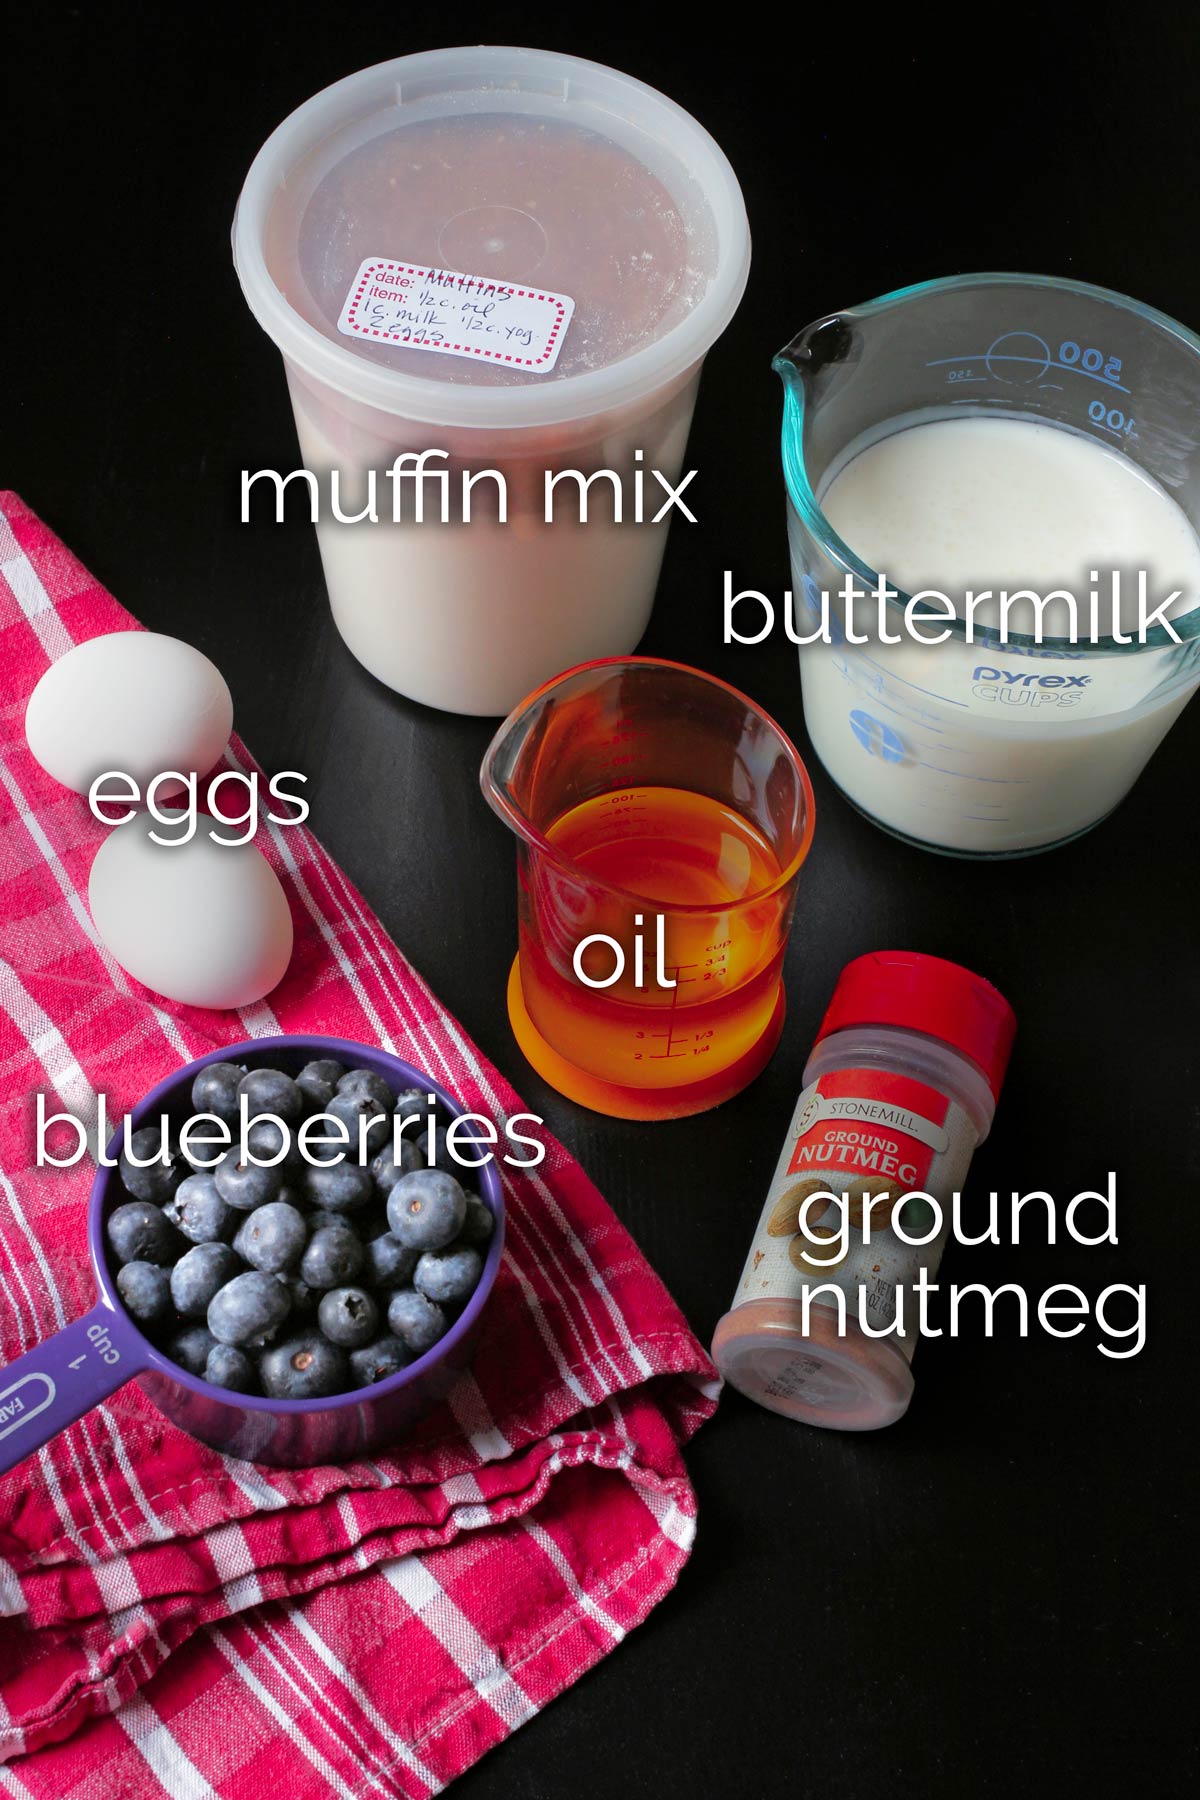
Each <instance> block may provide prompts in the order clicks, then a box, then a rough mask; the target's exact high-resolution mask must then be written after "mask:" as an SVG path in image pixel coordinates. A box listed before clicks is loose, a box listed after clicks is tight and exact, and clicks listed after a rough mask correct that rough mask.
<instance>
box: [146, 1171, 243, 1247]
mask: <svg viewBox="0 0 1200 1800" xmlns="http://www.w3.org/2000/svg"><path fill="white" fill-rule="evenodd" d="M163 1212H164V1213H165V1214H166V1216H167V1218H168V1219H170V1221H171V1223H172V1225H176V1226H178V1228H179V1230H180V1231H182V1233H183V1235H184V1237H185V1238H188V1239H189V1240H190V1242H191V1243H193V1244H215V1243H217V1242H218V1241H219V1240H220V1239H222V1238H227V1237H228V1236H229V1234H230V1232H231V1231H232V1230H233V1222H234V1218H235V1216H236V1215H235V1214H234V1212H233V1210H232V1208H231V1207H228V1206H226V1204H225V1202H224V1200H222V1198H221V1196H220V1194H219V1193H218V1192H217V1184H216V1182H215V1181H214V1180H213V1178H212V1176H211V1175H200V1174H197V1175H189V1176H188V1177H187V1179H186V1180H185V1181H181V1182H180V1184H179V1186H178V1187H177V1188H176V1190H175V1192H174V1193H173V1194H172V1196H171V1198H170V1199H169V1200H168V1201H167V1204H166V1205H165V1206H164V1207H163Z"/></svg>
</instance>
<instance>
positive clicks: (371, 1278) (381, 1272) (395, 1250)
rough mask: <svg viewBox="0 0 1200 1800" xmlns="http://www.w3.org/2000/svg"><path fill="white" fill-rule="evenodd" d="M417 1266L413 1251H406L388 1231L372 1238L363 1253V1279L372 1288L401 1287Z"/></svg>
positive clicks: (415, 1255) (415, 1254)
mask: <svg viewBox="0 0 1200 1800" xmlns="http://www.w3.org/2000/svg"><path fill="white" fill-rule="evenodd" d="M416 1266H417V1253H416V1251H415V1250H406V1249H405V1247H404V1245H403V1244H402V1243H401V1242H400V1241H399V1239H398V1238H394V1237H393V1236H392V1234H391V1232H390V1231H385V1232H384V1233H383V1234H382V1235H381V1236H380V1237H376V1238H372V1239H371V1240H370V1242H369V1243H368V1244H367V1246H366V1248H365V1249H364V1251H363V1279H364V1280H365V1281H368V1282H369V1283H370V1285H371V1286H372V1287H381V1288H397V1287H403V1285H404V1283H405V1282H406V1281H407V1280H408V1279H409V1277H410V1276H411V1274H412V1272H413V1270H414V1269H415V1268H416Z"/></svg>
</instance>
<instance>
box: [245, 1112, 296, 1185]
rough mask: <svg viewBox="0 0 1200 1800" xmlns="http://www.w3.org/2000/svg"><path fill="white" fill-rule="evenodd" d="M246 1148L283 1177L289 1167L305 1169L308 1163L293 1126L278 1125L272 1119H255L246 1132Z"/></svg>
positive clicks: (256, 1159) (255, 1157)
mask: <svg viewBox="0 0 1200 1800" xmlns="http://www.w3.org/2000/svg"><path fill="white" fill-rule="evenodd" d="M246 1148H247V1150H248V1151H249V1152H250V1153H251V1155H252V1156H253V1158H254V1160H255V1161H256V1162H258V1163H261V1164H262V1165H263V1166H264V1167H266V1168H269V1169H278V1170H279V1173H280V1176H281V1178H282V1175H283V1172H284V1171H285V1170H287V1169H303V1168H305V1167H306V1166H307V1165H306V1164H305V1161H304V1156H303V1153H302V1152H301V1150H300V1147H299V1145H298V1144H297V1143H296V1140H295V1137H294V1136H293V1134H292V1131H291V1128H290V1127H289V1126H287V1125H276V1124H275V1122H274V1120H272V1119H255V1120H254V1121H253V1123H252V1124H251V1125H250V1127H249V1129H248V1131H247V1132H246Z"/></svg>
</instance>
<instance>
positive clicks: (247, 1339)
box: [208, 1269, 291, 1344]
mask: <svg viewBox="0 0 1200 1800" xmlns="http://www.w3.org/2000/svg"><path fill="white" fill-rule="evenodd" d="M290 1310H291V1300H290V1298H289V1296H288V1291H287V1289H286V1288H285V1287H284V1286H283V1284H282V1282H279V1281H276V1279H275V1277H274V1276H273V1275H264V1274H263V1273H262V1271H261V1269H251V1270H249V1272H248V1273H247V1274H245V1275H235V1276H234V1278H233V1280H232V1281H227V1282H226V1283H225V1286H224V1287H223V1288H222V1289H221V1290H220V1292H219V1293H217V1294H215V1295H214V1296H213V1300H212V1304H211V1305H210V1306H209V1309H208V1329H209V1330H210V1331H211V1332H212V1334H213V1336H214V1337H215V1338H216V1339H217V1341H218V1342H219V1343H222V1344H261V1343H262V1342H263V1341H264V1339H266V1338H268V1337H270V1335H271V1333H272V1332H273V1331H275V1330H277V1329H278V1327H279V1326H280V1325H282V1324H283V1321H284V1320H285V1319H286V1318H287V1316H288V1313H289V1311H290Z"/></svg>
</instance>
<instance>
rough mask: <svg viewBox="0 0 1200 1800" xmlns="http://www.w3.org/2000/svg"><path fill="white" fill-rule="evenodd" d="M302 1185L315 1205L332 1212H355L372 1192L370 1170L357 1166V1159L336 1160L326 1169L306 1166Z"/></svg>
mask: <svg viewBox="0 0 1200 1800" xmlns="http://www.w3.org/2000/svg"><path fill="white" fill-rule="evenodd" d="M304 1189H305V1193H306V1195H307V1197H308V1199H309V1200H310V1201H311V1202H312V1204H313V1205H314V1206H318V1207H321V1208H322V1209H323V1210H324V1211H325V1212H332V1213H348V1212H357V1211H358V1208H359V1207H360V1206H365V1205H366V1204H367V1202H368V1200H371V1199H373V1198H374V1194H375V1184H374V1182H373V1181H372V1180H371V1171H370V1170H369V1169H363V1168H360V1167H359V1165H358V1163H356V1162H340V1163H335V1164H334V1165H333V1167H332V1168H329V1169H318V1168H311V1169H307V1170H306V1171H305V1175H304Z"/></svg>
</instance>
